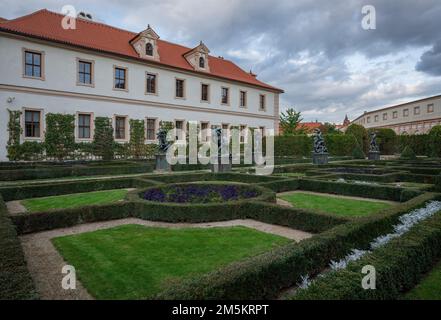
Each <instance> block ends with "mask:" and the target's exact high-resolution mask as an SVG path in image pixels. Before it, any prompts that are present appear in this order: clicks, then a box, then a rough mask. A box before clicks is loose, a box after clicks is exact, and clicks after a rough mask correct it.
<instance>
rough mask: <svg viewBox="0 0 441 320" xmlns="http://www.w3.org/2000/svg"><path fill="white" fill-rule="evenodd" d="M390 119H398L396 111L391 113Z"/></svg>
mask: <svg viewBox="0 0 441 320" xmlns="http://www.w3.org/2000/svg"><path fill="white" fill-rule="evenodd" d="M392 119H398V111H393V112H392Z"/></svg>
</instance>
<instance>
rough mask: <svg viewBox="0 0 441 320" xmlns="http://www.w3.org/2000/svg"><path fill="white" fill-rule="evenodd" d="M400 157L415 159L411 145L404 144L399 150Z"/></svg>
mask: <svg viewBox="0 0 441 320" xmlns="http://www.w3.org/2000/svg"><path fill="white" fill-rule="evenodd" d="M400 159H404V160H406V159H407V160H415V159H416V155H415V152H414V151H413V150H412V148H411V147H409V146H406V147H405V148H404V150H403V151H402V152H401V155H400Z"/></svg>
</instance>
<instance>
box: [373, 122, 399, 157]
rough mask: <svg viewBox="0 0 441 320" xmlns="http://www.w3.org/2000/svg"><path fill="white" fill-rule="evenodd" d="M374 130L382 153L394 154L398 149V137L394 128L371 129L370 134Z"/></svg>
mask: <svg viewBox="0 0 441 320" xmlns="http://www.w3.org/2000/svg"><path fill="white" fill-rule="evenodd" d="M372 131H373V132H375V133H376V134H377V143H378V146H379V147H380V152H381V154H394V153H395V152H397V151H398V148H397V145H398V138H397V134H396V133H395V131H394V130H392V129H387V128H379V129H369V130H368V134H370V133H371V132H372Z"/></svg>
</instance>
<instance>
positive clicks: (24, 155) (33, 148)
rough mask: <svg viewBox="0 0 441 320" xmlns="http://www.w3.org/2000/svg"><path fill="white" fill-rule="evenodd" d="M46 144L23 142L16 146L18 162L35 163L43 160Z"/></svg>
mask: <svg viewBox="0 0 441 320" xmlns="http://www.w3.org/2000/svg"><path fill="white" fill-rule="evenodd" d="M45 146H46V144H45V143H44V142H37V141H25V142H23V143H22V144H21V145H19V146H18V148H17V150H18V153H17V154H18V156H19V160H25V161H36V160H41V159H43V158H44V150H45Z"/></svg>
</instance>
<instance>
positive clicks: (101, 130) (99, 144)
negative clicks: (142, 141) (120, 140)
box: [93, 117, 117, 160]
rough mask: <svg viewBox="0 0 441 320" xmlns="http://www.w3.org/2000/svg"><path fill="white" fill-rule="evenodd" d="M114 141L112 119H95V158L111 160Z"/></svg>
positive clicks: (113, 151)
mask: <svg viewBox="0 0 441 320" xmlns="http://www.w3.org/2000/svg"><path fill="white" fill-rule="evenodd" d="M115 147H117V146H115V139H114V137H113V126H112V119H110V118H107V117H96V118H95V134H94V138H93V150H94V154H95V155H96V156H99V157H101V158H102V159H103V160H112V159H113V158H114V153H115Z"/></svg>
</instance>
